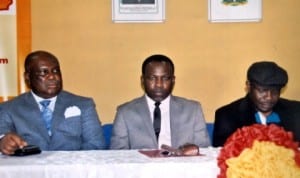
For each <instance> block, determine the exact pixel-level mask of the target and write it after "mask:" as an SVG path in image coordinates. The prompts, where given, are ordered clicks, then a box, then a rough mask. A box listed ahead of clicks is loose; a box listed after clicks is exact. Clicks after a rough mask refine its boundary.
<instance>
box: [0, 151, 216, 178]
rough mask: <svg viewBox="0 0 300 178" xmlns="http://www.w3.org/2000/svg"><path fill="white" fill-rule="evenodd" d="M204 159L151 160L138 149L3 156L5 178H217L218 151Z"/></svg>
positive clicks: (0, 157)
mask: <svg viewBox="0 0 300 178" xmlns="http://www.w3.org/2000/svg"><path fill="white" fill-rule="evenodd" d="M200 153H202V154H204V156H193V157H167V158H150V157H147V156H145V155H143V154H141V153H139V152H138V150H92V151H43V152H42V153H41V154H38V155H31V156H24V157H14V156H6V155H0V177H1V178H102V177H104V178H202V177H203V178H216V177H217V174H218V173H219V168H218V166H217V160H216V158H217V156H218V153H219V149H218V148H212V147H209V148H200Z"/></svg>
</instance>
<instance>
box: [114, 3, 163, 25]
mask: <svg viewBox="0 0 300 178" xmlns="http://www.w3.org/2000/svg"><path fill="white" fill-rule="evenodd" d="M112 20H113V22H116V23H160V22H163V21H164V20H165V0H112Z"/></svg>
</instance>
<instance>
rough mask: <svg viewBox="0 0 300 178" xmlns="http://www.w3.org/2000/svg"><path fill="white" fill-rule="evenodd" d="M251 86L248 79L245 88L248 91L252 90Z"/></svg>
mask: <svg viewBox="0 0 300 178" xmlns="http://www.w3.org/2000/svg"><path fill="white" fill-rule="evenodd" d="M250 87H251V84H250V82H249V80H247V81H246V88H245V90H246V92H247V93H248V92H249V91H250Z"/></svg>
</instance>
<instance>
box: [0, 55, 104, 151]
mask: <svg viewBox="0 0 300 178" xmlns="http://www.w3.org/2000/svg"><path fill="white" fill-rule="evenodd" d="M24 77H25V81H26V84H27V85H28V86H29V87H30V88H31V91H29V92H26V93H24V94H21V95H20V96H18V97H16V98H14V99H12V100H10V101H7V102H4V103H2V104H1V105H0V108H1V111H0V136H1V138H0V151H1V152H2V153H3V154H7V155H10V154H13V153H14V152H15V150H16V149H18V148H22V147H24V146H26V145H27V144H30V145H36V146H39V147H40V148H41V149H42V150H89V149H103V148H105V141H104V137H103V133H102V128H101V123H100V121H99V118H98V115H97V112H96V109H95V103H94V101H93V100H92V99H91V98H86V97H82V96H77V95H74V94H72V93H69V92H66V91H63V90H62V87H63V86H62V85H63V84H62V76H61V71H60V66H59V62H58V59H57V58H56V57H55V56H54V55H52V54H51V53H49V52H46V51H35V52H33V53H30V54H29V55H28V56H27V57H26V59H25V72H24ZM44 103H46V105H47V106H46V105H45V104H44ZM44 119H45V120H44Z"/></svg>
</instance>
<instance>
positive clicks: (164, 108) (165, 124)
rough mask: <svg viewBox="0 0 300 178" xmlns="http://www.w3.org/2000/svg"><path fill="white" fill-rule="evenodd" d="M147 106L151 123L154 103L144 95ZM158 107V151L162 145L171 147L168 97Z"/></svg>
mask: <svg viewBox="0 0 300 178" xmlns="http://www.w3.org/2000/svg"><path fill="white" fill-rule="evenodd" d="M145 97H146V100H147V104H148V107H149V110H150V115H151V119H152V123H153V112H154V108H155V105H154V104H155V101H153V100H152V99H151V98H150V97H149V96H147V95H145ZM160 103H161V104H160V105H159V108H160V112H161V125H160V134H159V137H158V149H159V148H160V147H161V145H162V144H165V145H169V146H171V128H170V96H168V97H167V98H166V99H164V100H163V101H161V102H160Z"/></svg>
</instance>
